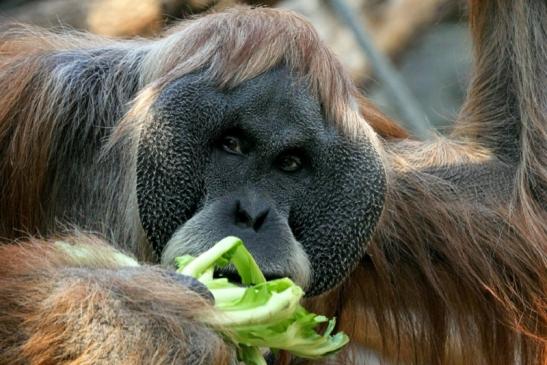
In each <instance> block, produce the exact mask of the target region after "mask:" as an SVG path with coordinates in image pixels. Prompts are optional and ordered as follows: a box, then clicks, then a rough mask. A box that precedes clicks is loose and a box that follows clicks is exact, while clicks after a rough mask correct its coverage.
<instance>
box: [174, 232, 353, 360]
mask: <svg viewBox="0 0 547 365" xmlns="http://www.w3.org/2000/svg"><path fill="white" fill-rule="evenodd" d="M176 263H177V266H178V272H180V273H182V274H184V275H189V276H192V277H194V278H197V279H198V280H199V281H201V282H202V283H203V284H205V285H206V286H207V287H208V288H209V290H210V291H211V293H212V294H213V296H214V298H215V306H216V307H217V308H218V309H219V310H220V314H219V315H218V316H217V317H215V318H205V319H204V321H205V322H207V323H209V324H211V325H213V326H215V327H216V328H220V330H221V331H222V332H223V334H224V335H225V337H226V339H227V340H229V341H232V342H233V343H234V344H236V345H237V346H238V356H239V360H240V361H243V362H245V363H246V364H248V365H262V364H265V363H266V362H265V360H264V357H263V356H262V352H261V348H271V349H272V350H287V351H289V352H291V353H293V354H295V355H297V356H300V357H304V358H310V359H316V358H320V357H323V356H326V355H328V354H332V353H334V352H336V351H338V350H340V349H341V348H342V347H343V346H344V345H346V344H347V343H348V341H349V339H348V337H347V336H346V335H345V334H344V333H338V334H335V335H331V333H332V331H333V330H334V326H335V320H334V319H332V320H329V319H328V318H326V317H324V316H318V315H316V314H313V313H309V312H308V311H306V309H304V307H302V306H301V305H300V304H299V302H300V299H302V297H303V295H304V292H303V291H302V289H301V288H300V287H299V286H298V285H296V284H295V283H294V282H293V281H292V280H290V279H289V278H283V279H276V280H271V281H266V279H265V278H264V275H263V274H262V272H261V271H260V268H259V267H258V265H257V264H256V262H255V260H254V259H253V257H252V256H251V254H250V253H249V251H247V249H246V248H245V246H244V245H243V242H242V241H241V240H240V239H239V238H236V237H226V238H225V239H223V240H221V241H220V242H218V243H217V244H216V245H215V246H213V247H212V248H211V249H209V250H208V251H206V252H204V253H203V254H201V255H200V256H198V257H195V258H194V257H192V256H189V255H186V256H181V257H178V258H177V259H176ZM229 264H232V265H233V266H234V267H235V269H236V271H237V273H238V274H239V276H240V277H241V282H242V283H243V284H244V285H246V286H247V287H240V286H239V285H236V284H234V283H230V282H229V281H228V279H226V278H218V279H215V278H214V277H213V273H214V270H215V268H222V267H225V266H227V265H229ZM323 323H326V330H325V331H324V333H323V334H319V333H318V332H316V328H317V327H318V326H319V325H321V324H323Z"/></svg>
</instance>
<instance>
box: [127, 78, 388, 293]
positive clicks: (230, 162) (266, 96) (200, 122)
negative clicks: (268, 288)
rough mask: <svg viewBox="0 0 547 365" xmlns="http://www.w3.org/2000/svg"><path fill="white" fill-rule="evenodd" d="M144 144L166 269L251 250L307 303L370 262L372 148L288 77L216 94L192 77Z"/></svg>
mask: <svg viewBox="0 0 547 365" xmlns="http://www.w3.org/2000/svg"><path fill="white" fill-rule="evenodd" d="M153 113H154V118H153V122H152V123H151V124H150V125H148V126H147V127H146V128H145V130H144V131H143V134H142V136H141V141H140V145H139V155H138V165H137V175H138V176H137V194H138V201H139V213H140V216H141V220H142V223H143V227H144V229H145V231H146V233H147V235H148V238H149V240H150V242H151V243H152V245H153V246H154V248H155V250H156V251H157V252H158V253H159V254H161V255H162V262H164V263H172V260H173V259H174V257H176V256H179V255H182V254H187V253H189V254H193V255H196V254H199V253H200V252H203V251H205V250H206V249H208V248H210V247H211V246H212V245H213V244H214V243H216V242H217V241H218V240H220V239H222V238H224V237H225V236H228V235H233V236H237V237H240V238H241V239H243V241H244V243H245V245H246V246H247V248H248V249H249V250H250V251H251V253H252V254H253V255H254V257H255V259H256V260H257V262H258V264H259V265H260V266H261V268H262V269H263V271H264V272H265V275H266V276H267V277H270V278H273V277H279V276H289V277H292V278H293V279H294V280H295V281H296V282H297V283H299V284H300V285H302V286H304V287H305V289H306V290H307V293H308V295H316V294H320V293H322V292H324V291H326V290H328V289H331V288H333V287H334V286H336V285H337V284H339V283H340V282H341V281H342V280H343V279H344V278H345V277H346V276H347V275H348V274H349V273H350V272H351V270H352V269H353V268H354V267H355V265H356V264H357V262H358V261H359V260H360V258H361V257H362V255H363V253H364V250H365V248H366V243H367V241H368V240H369V239H370V236H371V234H372V232H373V230H374V227H375V226H376V223H377V221H378V219H379V216H380V214H381V211H382V205H383V201H384V190H385V177H384V172H383V167H382V165H381V161H380V159H379V157H378V155H377V153H376V151H375V150H374V148H373V146H372V145H370V144H369V143H366V142H359V143H357V142H353V141H350V139H349V138H347V137H345V136H344V135H342V134H341V133H340V132H339V131H337V130H336V129H334V128H333V127H332V126H330V125H329V123H327V120H326V119H325V118H324V116H323V114H322V111H321V107H320V104H319V102H318V101H317V100H316V99H315V98H313V97H312V96H311V95H310V94H309V92H308V91H307V88H306V86H305V84H304V83H303V82H298V81H297V80H296V79H294V78H293V77H292V76H290V75H289V74H288V72H287V71H286V70H284V69H277V70H273V71H270V72H268V73H266V74H264V75H261V76H259V77H257V78H255V79H253V80H249V81H247V82H245V83H243V84H242V85H240V86H238V87H236V88H235V89H232V90H228V91H219V90H216V89H215V88H214V87H213V86H212V85H210V84H208V83H207V82H204V81H203V80H200V78H199V75H193V76H186V77H183V78H181V79H179V80H177V81H175V82H173V83H171V84H170V85H169V86H168V87H166V88H165V89H164V90H163V92H162V93H161V95H160V96H159V98H158V100H157V101H156V103H155V105H154V107H153Z"/></svg>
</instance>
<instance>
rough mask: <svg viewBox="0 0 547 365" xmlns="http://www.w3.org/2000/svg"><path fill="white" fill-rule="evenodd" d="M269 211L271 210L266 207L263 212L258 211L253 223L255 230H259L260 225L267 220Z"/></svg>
mask: <svg viewBox="0 0 547 365" xmlns="http://www.w3.org/2000/svg"><path fill="white" fill-rule="evenodd" d="M269 211H270V210H269V209H265V210H263V211H262V212H260V213H258V215H257V216H256V218H255V220H254V223H253V229H254V230H255V231H258V230H259V229H260V227H262V225H263V224H264V222H265V221H266V216H267V215H268V212H269Z"/></svg>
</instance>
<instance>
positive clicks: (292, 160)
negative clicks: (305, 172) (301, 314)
mask: <svg viewBox="0 0 547 365" xmlns="http://www.w3.org/2000/svg"><path fill="white" fill-rule="evenodd" d="M277 166H278V167H279V169H280V170H281V171H285V172H296V171H299V170H300V169H301V168H302V158H301V157H300V156H298V155H295V154H284V155H282V156H281V157H279V159H278V161H277Z"/></svg>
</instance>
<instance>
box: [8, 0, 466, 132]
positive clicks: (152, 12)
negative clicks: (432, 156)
mask: <svg viewBox="0 0 547 365" xmlns="http://www.w3.org/2000/svg"><path fill="white" fill-rule="evenodd" d="M238 3H245V4H250V5H261V6H272V7H280V8H287V9H292V10H294V11H296V12H298V13H301V14H302V15H304V16H305V17H306V18H308V19H309V20H310V21H311V22H312V23H313V24H314V26H315V27H316V28H317V30H318V32H319V33H320V35H321V36H322V38H323V39H324V40H325V42H326V43H327V44H328V45H329V46H330V47H331V48H332V49H333V50H334V52H335V53H336V54H337V55H338V56H339V58H340V59H341V61H342V62H343V63H344V65H345V66H346V68H347V70H348V71H349V72H350V74H351V75H352V77H353V79H354V80H355V82H356V84H357V85H358V86H359V88H361V89H362V91H363V93H364V94H365V95H367V96H368V97H369V98H371V99H372V100H373V101H374V102H375V103H376V104H377V105H378V106H379V107H380V108H381V109H382V110H383V111H384V112H385V113H387V114H388V115H390V116H392V117H393V118H395V119H396V120H398V121H399V122H400V123H401V124H403V125H405V126H407V127H408V128H409V129H410V130H411V131H412V132H413V134H415V135H416V136H418V137H422V138H427V135H428V132H427V131H428V130H429V129H430V128H436V129H437V130H439V131H440V132H441V133H444V132H446V131H448V130H449V128H450V125H451V122H452V121H453V120H454V119H455V117H456V115H457V112H458V110H459V108H460V105H461V103H462V101H463V97H464V95H465V90H466V87H467V83H468V78H469V69H470V60H471V48H470V39H469V35H468V31H467V26H466V8H465V1H463V0H281V1H276V0H271V1H266V0H263V1H260V0H257V1H253V0H248V1H236V0H0V27H2V25H5V24H7V23H9V22H13V21H18V22H25V23H31V24H36V25H40V26H44V27H54V28H58V27H60V26H64V27H66V26H68V27H71V28H75V29H79V30H87V31H91V32H93V33H97V34H101V35H106V36H111V37H125V38H127V37H135V36H142V37H154V36H157V35H158V34H160V33H161V31H162V29H164V28H165V27H168V26H169V25H170V24H172V23H173V22H176V21H177V20H179V19H184V18H188V17H191V16H193V15H196V14H199V13H202V12H208V11H218V10H221V9H223V8H226V7H230V6H234V5H235V4H238Z"/></svg>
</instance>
